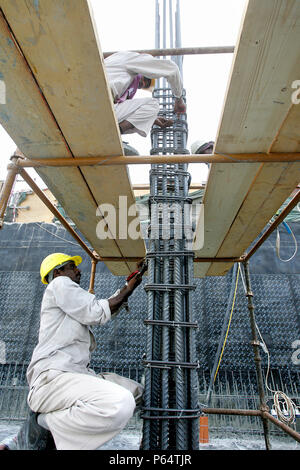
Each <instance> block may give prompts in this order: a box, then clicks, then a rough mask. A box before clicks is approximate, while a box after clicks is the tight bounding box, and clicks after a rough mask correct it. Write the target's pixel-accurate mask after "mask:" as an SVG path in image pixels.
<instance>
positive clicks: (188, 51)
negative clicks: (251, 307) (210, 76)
mask: <svg viewBox="0 0 300 470" xmlns="http://www.w3.org/2000/svg"><path fill="white" fill-rule="evenodd" d="M116 52H118V51H110V52H103V57H104V59H106V58H107V57H109V56H110V55H112V54H116ZM132 52H138V53H139V54H150V55H152V56H154V57H159V56H178V55H179V56H181V55H202V54H233V52H234V46H206V47H175V48H172V47H171V48H163V49H158V48H156V49H134V50H132Z"/></svg>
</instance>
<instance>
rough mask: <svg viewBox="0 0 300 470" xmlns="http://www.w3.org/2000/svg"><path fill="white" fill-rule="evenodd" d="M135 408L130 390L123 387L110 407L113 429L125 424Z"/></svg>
mask: <svg viewBox="0 0 300 470" xmlns="http://www.w3.org/2000/svg"><path fill="white" fill-rule="evenodd" d="M134 410H135V400H134V397H133V395H132V393H131V392H129V391H128V390H126V389H125V388H124V389H123V390H122V391H121V392H120V395H119V396H118V401H117V402H116V403H114V406H113V407H112V413H111V419H112V421H113V426H114V428H115V429H121V428H123V427H124V426H126V424H127V422H128V421H129V420H130V418H131V417H132V415H133V413H134Z"/></svg>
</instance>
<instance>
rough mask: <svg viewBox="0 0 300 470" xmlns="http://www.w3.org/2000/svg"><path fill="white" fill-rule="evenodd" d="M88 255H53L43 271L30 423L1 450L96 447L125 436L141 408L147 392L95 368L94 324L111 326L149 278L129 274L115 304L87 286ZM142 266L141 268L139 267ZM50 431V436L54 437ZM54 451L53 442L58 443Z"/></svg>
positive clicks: (115, 296) (113, 299)
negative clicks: (82, 283) (83, 282)
mask: <svg viewBox="0 0 300 470" xmlns="http://www.w3.org/2000/svg"><path fill="white" fill-rule="evenodd" d="M81 261H82V258H81V257H80V256H69V255H66V254H64V253H53V254H51V255H49V256H47V257H46V258H45V259H44V260H43V262H42V264H41V268H40V273H41V281H42V282H43V284H46V285H47V288H46V290H45V293H44V296H43V300H42V305H41V317H40V330H39V338H38V344H37V346H36V347H35V349H34V351H33V354H32V358H31V362H30V364H29V366H28V369H27V380H28V384H29V394H28V399H27V401H28V404H29V407H30V409H31V412H30V415H29V419H28V420H27V421H26V422H25V423H24V425H23V427H22V428H21V430H20V432H19V433H18V435H17V436H16V437H15V438H14V439H12V440H11V441H10V443H2V445H1V446H0V450H1V449H2V450H5V449H6V450H7V449H8V450H15V449H16V450H46V449H48V448H49V446H50V448H51V439H50V437H53V439H54V443H55V447H54V448H56V449H58V450H80V449H81V450H93V449H97V448H98V447H100V446H102V445H103V444H104V443H105V442H107V441H108V440H110V439H112V437H114V436H115V435H116V434H118V433H119V432H120V431H121V430H122V429H123V428H124V427H125V426H126V424H127V422H128V421H129V419H130V418H131V417H132V415H133V413H134V411H135V408H136V406H137V405H139V404H140V403H141V398H142V393H143V387H142V386H141V385H140V384H139V383H138V382H135V381H134V380H131V379H128V378H126V377H121V376H119V375H117V374H114V373H102V374H100V375H96V374H95V372H94V371H93V370H91V369H90V368H89V363H90V360H91V353H92V351H93V350H94V349H95V348H96V341H95V338H94V335H93V333H92V331H91V329H90V326H91V325H100V324H104V323H106V322H108V321H109V320H110V319H111V317H112V316H114V315H116V314H117V313H118V312H119V310H120V308H121V307H122V305H123V304H124V302H126V301H127V299H128V297H129V296H130V295H131V294H132V293H133V291H134V290H135V289H136V287H137V286H138V285H139V284H140V283H141V281H142V273H143V271H141V270H137V271H136V272H134V273H132V275H131V276H129V277H128V279H127V282H126V284H125V286H124V287H123V288H122V289H121V290H118V291H117V292H115V294H113V296H112V297H110V298H108V299H97V298H96V296H95V295H94V294H91V293H89V292H87V291H86V290H84V289H82V288H81V287H80V286H79V283H80V276H81V272H80V269H79V268H78V265H79V264H80V263H81ZM140 266H141V265H140V264H139V265H138V269H139V267H140ZM47 431H48V435H47ZM52 448H53V442H52Z"/></svg>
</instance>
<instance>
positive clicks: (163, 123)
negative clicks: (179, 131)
mask: <svg viewBox="0 0 300 470" xmlns="http://www.w3.org/2000/svg"><path fill="white" fill-rule="evenodd" d="M154 124H156V125H157V126H159V127H161V128H162V129H164V128H165V127H170V126H172V125H173V124H174V121H173V120H172V119H166V118H164V117H158V118H157V119H155V121H154Z"/></svg>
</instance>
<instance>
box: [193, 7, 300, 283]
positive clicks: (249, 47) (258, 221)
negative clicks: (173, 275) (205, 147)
mask: <svg viewBox="0 0 300 470" xmlns="http://www.w3.org/2000/svg"><path fill="white" fill-rule="evenodd" d="M299 43H300V3H299V2H297V1H294V0H289V1H279V0H275V1H273V0H266V1H264V2H261V1H258V0H250V1H249V3H248V5H247V8H246V11H245V16H244V18H243V22H242V27H241V30H240V35H239V40H238V44H237V47H236V50H235V54H234V59H233V65H232V70H231V75H230V80H229V85H228V89H227V94H226V98H225V103H224V109H223V114H222V118H221V121H220V126H219V130H218V135H217V139H216V145H215V152H216V153H220V154H225V155H232V154H234V153H247V152H271V151H272V152H285V151H287V152H288V151H289V152H295V151H299V148H300V146H299V131H300V128H299V125H300V120H299V106H297V105H296V104H293V103H292V101H291V96H292V93H293V92H294V91H295V90H294V89H293V88H292V84H293V82H294V81H295V80H296V78H297V77H298V76H299V73H300V51H299V47H296V46H295V45H296V44H299ZM234 166H235V167H238V169H237V170H233V165H231V164H226V165H214V164H212V165H211V171H210V174H209V178H208V183H207V189H206V192H205V195H204V204H205V215H206V219H205V227H204V229H205V244H204V249H203V250H201V251H199V252H197V253H196V255H197V256H200V257H201V256H202V257H206V256H207V253H208V252H209V253H210V254H209V256H216V257H234V256H240V255H242V254H243V252H244V250H245V249H246V248H247V247H249V245H250V244H251V243H252V242H253V240H254V239H255V238H256V237H257V236H258V235H259V233H260V231H261V230H262V229H263V228H264V226H265V225H266V224H267V223H268V221H269V220H270V219H271V217H272V216H273V215H274V213H275V212H276V211H277V209H278V208H279V207H280V206H281V204H282V203H283V202H284V201H285V199H286V198H287V197H288V196H289V195H290V194H291V192H292V191H293V189H294V188H295V186H296V185H297V183H298V182H299V181H300V165H299V164H298V163H294V164H291V163H290V164H286V163H262V164H251V166H250V165H248V166H247V165H244V164H238V165H234ZM217 167H218V168H219V167H223V168H220V169H219V170H218V171H217ZM226 182H229V184H226ZM241 182H242V184H241ZM224 183H225V184H224ZM222 198H223V199H224V201H223V208H222V209H223V211H224V213H225V214H226V218H225V217H223V213H222V212H221V211H220V210H219V208H218V205H217V204H218V201H222ZM226 201H227V203H228V204H226ZM232 201H234V203H233V202H232ZM213 216H215V218H216V220H215V221H214V219H213ZM220 220H221V221H222V220H223V223H222V222H221V223H220ZM211 234H213V239H212V241H211V242H210V236H211ZM198 264H200V263H198ZM231 266H232V265H231V264H230V263H226V264H225V263H224V264H223V263H203V266H201V264H200V266H197V267H196V266H195V275H196V276H199V277H203V276H205V275H223V274H226V272H227V271H228V269H230V267H231Z"/></svg>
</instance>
